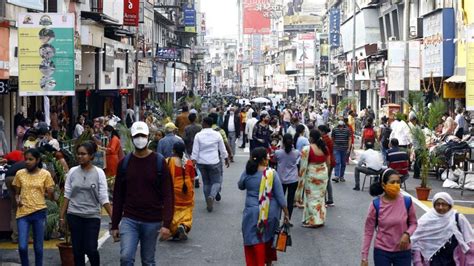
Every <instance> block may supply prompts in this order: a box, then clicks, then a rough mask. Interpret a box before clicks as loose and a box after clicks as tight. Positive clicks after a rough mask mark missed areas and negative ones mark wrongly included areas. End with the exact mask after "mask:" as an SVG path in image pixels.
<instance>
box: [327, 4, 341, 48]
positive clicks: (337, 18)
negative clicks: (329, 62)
mask: <svg viewBox="0 0 474 266" xmlns="http://www.w3.org/2000/svg"><path fill="white" fill-rule="evenodd" d="M329 44H330V45H331V47H332V48H338V47H339V46H340V45H341V10H340V9H339V8H331V9H330V10H329Z"/></svg>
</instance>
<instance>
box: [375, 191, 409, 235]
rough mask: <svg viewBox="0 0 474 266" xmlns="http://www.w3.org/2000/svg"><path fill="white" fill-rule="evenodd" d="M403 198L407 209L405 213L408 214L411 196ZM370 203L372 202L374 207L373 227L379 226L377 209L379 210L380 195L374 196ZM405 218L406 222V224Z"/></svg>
mask: <svg viewBox="0 0 474 266" xmlns="http://www.w3.org/2000/svg"><path fill="white" fill-rule="evenodd" d="M403 200H404V201H405V208H406V209H407V215H409V212H410V207H411V205H412V201H411V198H410V197H409V196H403ZM372 204H374V209H375V228H377V227H378V226H379V210H380V197H376V198H375V199H374V200H373V201H372ZM408 222H409V221H408V220H407V224H408Z"/></svg>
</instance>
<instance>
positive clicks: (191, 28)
mask: <svg viewBox="0 0 474 266" xmlns="http://www.w3.org/2000/svg"><path fill="white" fill-rule="evenodd" d="M183 13H184V31H185V32H196V9H194V4H193V3H187V4H185V5H184V7H183Z"/></svg>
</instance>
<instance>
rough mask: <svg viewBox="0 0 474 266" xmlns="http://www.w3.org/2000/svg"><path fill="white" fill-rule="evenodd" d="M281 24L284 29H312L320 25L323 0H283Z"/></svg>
mask: <svg viewBox="0 0 474 266" xmlns="http://www.w3.org/2000/svg"><path fill="white" fill-rule="evenodd" d="M284 6H285V8H284V17H283V24H284V26H283V27H284V30H285V31H314V30H315V28H317V27H321V25H322V21H321V15H323V12H324V10H325V1H321V0H284Z"/></svg>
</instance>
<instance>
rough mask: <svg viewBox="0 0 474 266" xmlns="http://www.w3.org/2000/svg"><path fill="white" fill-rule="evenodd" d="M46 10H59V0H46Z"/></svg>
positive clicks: (55, 11) (54, 11) (51, 11)
mask: <svg viewBox="0 0 474 266" xmlns="http://www.w3.org/2000/svg"><path fill="white" fill-rule="evenodd" d="M44 10H45V12H50V13H57V12H58V0H44Z"/></svg>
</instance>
